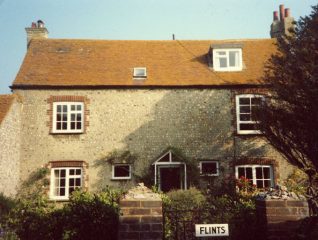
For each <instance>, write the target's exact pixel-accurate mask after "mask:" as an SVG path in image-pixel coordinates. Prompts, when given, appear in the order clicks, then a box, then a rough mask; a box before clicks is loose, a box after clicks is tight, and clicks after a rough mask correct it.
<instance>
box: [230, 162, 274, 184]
mask: <svg viewBox="0 0 318 240" xmlns="http://www.w3.org/2000/svg"><path fill="white" fill-rule="evenodd" d="M239 167H244V168H252V177H253V179H250V180H252V182H253V184H254V185H257V182H256V181H257V180H270V182H271V184H270V185H271V186H270V187H274V170H273V166H272V165H262V164H246V165H237V166H235V178H236V179H239V177H240V176H239V175H238V168H239ZM259 167H262V168H269V173H270V178H263V179H257V178H256V168H259Z"/></svg>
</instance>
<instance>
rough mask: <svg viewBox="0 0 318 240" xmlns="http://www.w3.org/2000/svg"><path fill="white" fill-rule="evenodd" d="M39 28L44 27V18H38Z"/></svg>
mask: <svg viewBox="0 0 318 240" xmlns="http://www.w3.org/2000/svg"><path fill="white" fill-rule="evenodd" d="M38 28H44V22H43V21H42V20H38Z"/></svg>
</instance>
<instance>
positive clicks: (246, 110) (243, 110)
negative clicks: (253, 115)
mask: <svg viewBox="0 0 318 240" xmlns="http://www.w3.org/2000/svg"><path fill="white" fill-rule="evenodd" d="M250 112H251V108H250V106H240V113H250Z"/></svg>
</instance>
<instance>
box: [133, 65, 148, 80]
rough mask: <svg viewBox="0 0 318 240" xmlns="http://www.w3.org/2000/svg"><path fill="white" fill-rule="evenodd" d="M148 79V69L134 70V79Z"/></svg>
mask: <svg viewBox="0 0 318 240" xmlns="http://www.w3.org/2000/svg"><path fill="white" fill-rule="evenodd" d="M146 77H147V69H146V68H145V67H135V68H134V78H135V79H144V78H146Z"/></svg>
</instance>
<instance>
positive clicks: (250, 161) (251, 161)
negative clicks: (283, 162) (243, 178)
mask: <svg viewBox="0 0 318 240" xmlns="http://www.w3.org/2000/svg"><path fill="white" fill-rule="evenodd" d="M240 165H270V166H272V168H273V180H274V184H275V185H276V184H277V181H278V180H279V178H280V176H279V171H278V167H279V165H278V163H277V161H276V160H274V159H269V158H240V159H237V160H236V161H235V162H233V170H234V172H235V167H236V166H240Z"/></svg>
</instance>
